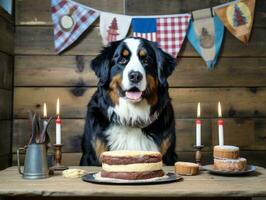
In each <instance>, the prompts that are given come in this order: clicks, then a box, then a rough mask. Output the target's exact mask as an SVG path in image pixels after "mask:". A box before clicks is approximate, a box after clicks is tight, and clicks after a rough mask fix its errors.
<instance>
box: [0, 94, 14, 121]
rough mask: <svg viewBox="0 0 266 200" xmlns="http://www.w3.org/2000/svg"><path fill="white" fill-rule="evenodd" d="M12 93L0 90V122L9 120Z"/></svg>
mask: <svg viewBox="0 0 266 200" xmlns="http://www.w3.org/2000/svg"><path fill="white" fill-rule="evenodd" d="M11 105H12V91H10V90H4V89H0V120H2V119H11Z"/></svg>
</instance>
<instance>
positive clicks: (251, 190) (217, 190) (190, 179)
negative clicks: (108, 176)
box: [0, 166, 266, 197]
mask: <svg viewBox="0 0 266 200" xmlns="http://www.w3.org/2000/svg"><path fill="white" fill-rule="evenodd" d="M71 168H83V169H85V170H87V171H88V172H97V171H99V170H100V168H97V167H79V166H76V167H71ZM164 170H165V171H166V172H170V171H173V167H165V168H164ZM0 195H1V196H16V195H27V196H31V195H34V196H36V195H40V196H101V197H114V196H117V197H266V169H264V168H262V167H257V172H256V173H254V174H253V175H249V176H242V177H224V176H215V175H211V174H208V172H206V171H204V172H202V173H201V174H200V175H198V176H186V177H184V179H183V180H182V181H180V182H174V183H168V184H158V185H135V186H133V185H132V186H128V185H100V184H92V183H87V182H83V181H82V180H81V179H79V178H75V179H71V178H64V177H62V176H61V175H60V174H56V175H54V176H51V177H50V178H47V179H39V180H25V179H23V178H22V177H21V175H20V174H18V171H17V167H10V168H7V169H5V170H3V171H0Z"/></svg>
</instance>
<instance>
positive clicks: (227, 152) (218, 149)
mask: <svg viewBox="0 0 266 200" xmlns="http://www.w3.org/2000/svg"><path fill="white" fill-rule="evenodd" d="M213 157H214V158H218V159H237V158H239V147H236V146H229V145H224V146H214V149H213Z"/></svg>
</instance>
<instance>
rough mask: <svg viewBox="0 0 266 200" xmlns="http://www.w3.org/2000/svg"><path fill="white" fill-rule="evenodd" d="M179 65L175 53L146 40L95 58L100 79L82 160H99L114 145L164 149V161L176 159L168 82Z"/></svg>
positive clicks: (128, 42)
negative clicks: (172, 53) (174, 56)
mask: <svg viewBox="0 0 266 200" xmlns="http://www.w3.org/2000/svg"><path fill="white" fill-rule="evenodd" d="M175 66H176V60H175V59H174V58H173V57H171V56H170V55H169V54H167V53H165V52H163V51H162V50H161V49H160V48H158V47H157V45H156V44H155V43H153V42H150V41H148V40H145V39H141V38H126V39H124V40H121V41H117V42H113V43H111V44H110V45H109V46H107V47H105V48H103V50H102V51H101V53H100V54H99V55H98V56H97V57H96V58H95V59H93V60H92V61H91V68H92V70H93V71H94V72H95V74H96V76H97V77H98V78H99V82H98V87H97V90H96V92H95V93H94V95H93V96H92V98H91V100H90V102H89V104H88V107H87V117H86V121H85V131H84V135H83V138H82V150H83V155H82V158H81V161H80V165H100V163H101V161H100V155H101V153H102V152H103V151H111V150H143V151H160V152H161V153H162V155H163V162H164V163H165V164H166V165H173V164H174V163H175V162H176V160H177V155H176V153H175V144H176V136H175V120H174V111H173V107H172V105H171V99H170V97H169V93H168V82H167V78H168V77H169V76H170V75H171V74H172V72H173V70H174V68H175Z"/></svg>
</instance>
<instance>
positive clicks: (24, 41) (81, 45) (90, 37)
mask: <svg viewBox="0 0 266 200" xmlns="http://www.w3.org/2000/svg"><path fill="white" fill-rule="evenodd" d="M16 36H17V37H16V38H15V52H16V54H23V55H25V54H33V55H55V54H56V52H55V50H54V43H53V42H54V40H53V37H54V36H53V29H52V27H18V26H17V28H16ZM101 46H102V43H101V38H100V35H99V30H98V28H92V29H89V30H88V31H86V33H84V34H83V36H82V37H81V38H80V39H79V41H77V42H76V43H75V44H73V47H71V50H70V51H69V50H67V51H66V52H65V53H63V54H64V55H71V52H72V55H84V54H85V55H91V54H92V55H96V54H97V53H98V52H99V51H100V49H101Z"/></svg>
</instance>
